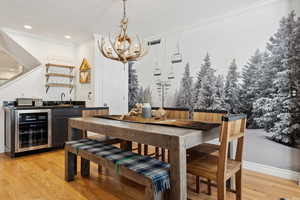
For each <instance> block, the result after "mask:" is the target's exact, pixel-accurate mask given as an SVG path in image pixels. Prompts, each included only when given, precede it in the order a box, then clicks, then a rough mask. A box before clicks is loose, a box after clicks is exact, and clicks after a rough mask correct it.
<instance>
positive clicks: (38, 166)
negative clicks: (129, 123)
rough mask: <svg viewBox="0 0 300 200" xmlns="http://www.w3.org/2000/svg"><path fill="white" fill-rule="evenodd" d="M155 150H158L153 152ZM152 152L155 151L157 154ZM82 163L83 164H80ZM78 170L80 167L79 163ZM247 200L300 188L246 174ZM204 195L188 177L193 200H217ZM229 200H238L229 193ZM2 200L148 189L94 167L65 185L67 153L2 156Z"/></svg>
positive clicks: (83, 197) (67, 198)
mask: <svg viewBox="0 0 300 200" xmlns="http://www.w3.org/2000/svg"><path fill="white" fill-rule="evenodd" d="M153 150H154V149H153ZM153 150H152V151H153ZM78 161H79V160H78ZM78 166H80V165H79V163H78ZM244 172H245V173H244V179H243V181H244V188H243V193H244V198H243V200H279V199H280V198H287V199H288V200H300V187H299V186H297V184H296V183H295V182H293V181H289V180H285V179H281V178H277V177H273V176H269V175H264V174H260V173H255V172H252V171H248V170H245V171H244ZM200 188H201V192H203V193H201V194H200V195H199V194H196V193H194V189H195V178H194V177H193V176H191V175H188V190H189V198H190V199H191V200H213V199H216V189H215V188H213V190H212V193H213V195H212V196H211V197H209V196H207V195H205V194H204V193H205V192H206V189H207V187H206V186H205V185H203V184H201V185H200ZM227 198H228V200H235V197H234V194H233V193H229V192H227ZM0 199H1V200H2V199H3V200H53V199H55V200H142V199H144V188H143V186H140V185H138V184H136V183H133V182H131V181H130V180H127V179H125V178H120V177H117V176H116V174H115V173H112V172H108V171H107V170H105V169H103V170H102V173H101V175H98V168H97V165H95V164H93V163H91V177H89V178H82V177H81V176H77V177H76V178H75V181H73V182H70V183H67V182H65V181H64V151H63V150H58V151H52V152H46V153H41V154H35V155H29V156H23V157H20V158H15V159H11V158H9V157H7V156H5V155H3V154H1V155H0Z"/></svg>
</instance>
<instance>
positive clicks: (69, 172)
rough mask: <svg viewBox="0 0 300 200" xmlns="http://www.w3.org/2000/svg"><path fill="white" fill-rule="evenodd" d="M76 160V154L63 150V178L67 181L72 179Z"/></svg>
mask: <svg viewBox="0 0 300 200" xmlns="http://www.w3.org/2000/svg"><path fill="white" fill-rule="evenodd" d="M76 161H77V156H76V154H74V153H72V152H69V151H65V180H66V181H68V182H69V181H73V180H74V176H75V170H76V167H75V166H76V164H75V163H76Z"/></svg>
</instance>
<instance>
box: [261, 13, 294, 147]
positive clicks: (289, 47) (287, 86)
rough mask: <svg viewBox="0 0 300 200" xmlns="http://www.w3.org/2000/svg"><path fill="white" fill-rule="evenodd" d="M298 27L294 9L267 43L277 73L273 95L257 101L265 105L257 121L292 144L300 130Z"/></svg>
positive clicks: (270, 60)
mask: <svg viewBox="0 0 300 200" xmlns="http://www.w3.org/2000/svg"><path fill="white" fill-rule="evenodd" d="M295 30H296V21H295V12H291V13H290V14H289V16H288V17H287V18H285V17H284V18H283V19H282V20H281V21H280V26H279V29H278V31H277V32H276V33H275V34H274V36H272V37H271V38H270V40H269V43H268V44H267V50H268V51H269V53H270V57H269V62H268V65H269V66H268V67H270V68H272V69H273V73H274V78H273V81H272V87H271V90H270V91H271V94H270V96H269V97H261V98H260V99H258V100H257V102H256V103H257V104H259V105H255V106H256V107H257V106H261V110H262V112H263V114H262V116H261V117H260V118H258V119H257V120H258V121H260V122H264V123H265V125H266V126H265V128H266V130H267V131H268V132H271V133H273V137H272V138H273V140H275V141H278V142H281V143H284V144H288V145H293V143H294V142H293V134H292V133H293V132H294V131H295V130H299V129H298V128H297V126H298V125H297V124H293V122H294V121H293V116H292V113H293V109H295V103H294V100H293V98H292V96H291V86H292V84H291V83H292V81H291V80H292V78H291V72H292V70H291V67H292V66H293V65H295V66H296V65H297V64H296V63H295V60H294V59H293V56H294V55H295V56H296V57H297V56H299V52H298V53H297V51H295V50H294V48H295V45H296V41H295V37H294V34H295ZM294 44H295V45H294ZM293 54H294V55H293ZM297 54H298V55H297ZM297 66H298V67H299V65H297Z"/></svg>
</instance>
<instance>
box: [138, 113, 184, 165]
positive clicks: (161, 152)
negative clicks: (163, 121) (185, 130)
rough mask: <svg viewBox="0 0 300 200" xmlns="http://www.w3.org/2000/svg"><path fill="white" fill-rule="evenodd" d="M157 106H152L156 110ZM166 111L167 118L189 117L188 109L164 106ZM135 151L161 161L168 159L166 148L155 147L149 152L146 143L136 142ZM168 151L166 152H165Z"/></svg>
mask: <svg viewBox="0 0 300 200" xmlns="http://www.w3.org/2000/svg"><path fill="white" fill-rule="evenodd" d="M156 109H159V108H153V110H156ZM164 110H166V112H167V117H166V118H167V119H184V120H188V119H189V110H188V109H186V108H164ZM137 145H138V147H137V152H138V154H140V155H142V154H143V155H148V156H154V157H155V158H157V159H159V158H161V160H162V161H166V160H167V159H168V161H169V155H170V154H169V152H168V151H167V150H166V149H163V148H159V147H155V152H154V153H151V154H149V152H150V151H149V146H148V145H147V144H140V143H138V144H137ZM167 152H168V153H167Z"/></svg>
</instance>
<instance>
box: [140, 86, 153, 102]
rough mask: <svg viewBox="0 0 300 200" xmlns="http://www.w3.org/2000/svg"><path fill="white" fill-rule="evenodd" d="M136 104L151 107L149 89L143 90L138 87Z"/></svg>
mask: <svg viewBox="0 0 300 200" xmlns="http://www.w3.org/2000/svg"><path fill="white" fill-rule="evenodd" d="M137 102H138V103H150V104H151V105H152V92H151V88H150V87H147V88H146V89H144V88H143V87H140V89H139V91H138V98H137Z"/></svg>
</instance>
